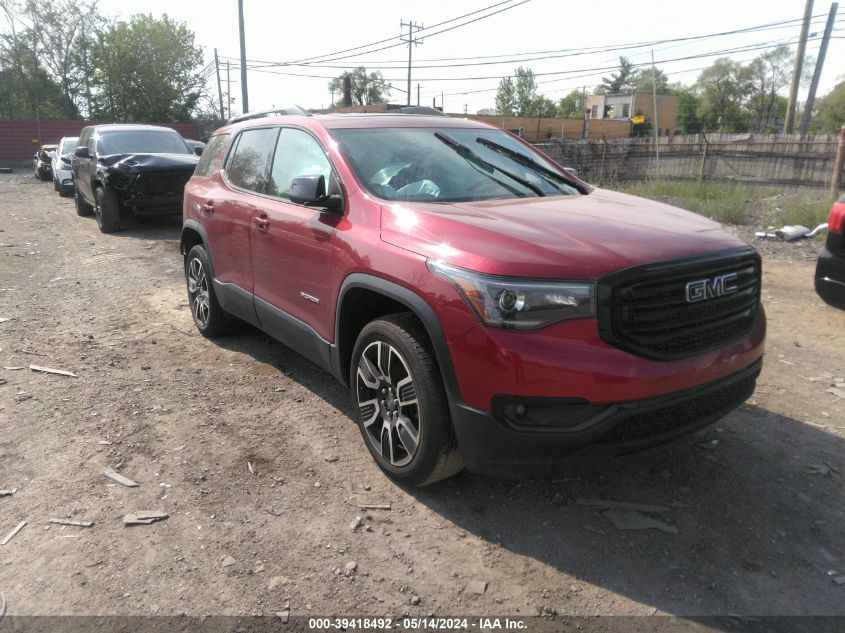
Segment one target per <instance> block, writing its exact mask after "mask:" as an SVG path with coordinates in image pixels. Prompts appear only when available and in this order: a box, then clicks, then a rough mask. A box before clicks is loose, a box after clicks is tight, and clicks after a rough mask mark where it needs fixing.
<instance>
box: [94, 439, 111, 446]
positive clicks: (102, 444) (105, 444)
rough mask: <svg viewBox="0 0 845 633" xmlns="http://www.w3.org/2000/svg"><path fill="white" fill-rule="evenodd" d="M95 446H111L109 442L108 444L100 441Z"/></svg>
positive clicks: (105, 441)
mask: <svg viewBox="0 0 845 633" xmlns="http://www.w3.org/2000/svg"><path fill="white" fill-rule="evenodd" d="M97 444H99V445H100V446H111V442H109V441H108V440H100V441H99V442H97Z"/></svg>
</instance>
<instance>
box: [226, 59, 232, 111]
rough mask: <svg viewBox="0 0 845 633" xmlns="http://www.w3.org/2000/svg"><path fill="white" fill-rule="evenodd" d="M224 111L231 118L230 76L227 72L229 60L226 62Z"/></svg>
mask: <svg viewBox="0 0 845 633" xmlns="http://www.w3.org/2000/svg"><path fill="white" fill-rule="evenodd" d="M226 113H227V115H228V116H229V118H230V119H231V118H232V77H231V75H230V74H229V62H226Z"/></svg>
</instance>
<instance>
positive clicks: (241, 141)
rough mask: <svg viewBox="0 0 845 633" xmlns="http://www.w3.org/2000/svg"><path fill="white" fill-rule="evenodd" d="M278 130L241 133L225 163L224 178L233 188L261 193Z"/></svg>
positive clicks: (264, 129) (259, 129)
mask: <svg viewBox="0 0 845 633" xmlns="http://www.w3.org/2000/svg"><path fill="white" fill-rule="evenodd" d="M278 134H279V129H278V128H255V129H247V130H244V131H243V132H241V134H240V136H239V137H238V140H237V145H235V149H234V151H232V152H231V153H230V155H229V160H228V161H226V178H227V179H228V181H229V183H231V184H232V185H234V186H235V187H239V188H241V189H246V190H248V191H255V192H256V193H263V192H264V187H265V186H266V184H267V175H268V172H269V170H270V157H271V156H272V155H273V148H274V147H275V145H276V136H277V135H278Z"/></svg>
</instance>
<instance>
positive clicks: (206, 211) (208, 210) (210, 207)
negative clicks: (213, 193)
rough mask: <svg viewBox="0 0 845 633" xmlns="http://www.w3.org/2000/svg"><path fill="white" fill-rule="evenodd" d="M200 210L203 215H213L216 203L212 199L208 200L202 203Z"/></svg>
mask: <svg viewBox="0 0 845 633" xmlns="http://www.w3.org/2000/svg"><path fill="white" fill-rule="evenodd" d="M200 212H201V213H202V214H203V215H211V214H212V213H214V204H213V203H212V202H211V200H207V201H205V202H203V203H202V204H201V205H200Z"/></svg>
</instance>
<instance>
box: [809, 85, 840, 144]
mask: <svg viewBox="0 0 845 633" xmlns="http://www.w3.org/2000/svg"><path fill="white" fill-rule="evenodd" d="M843 125H845V81H843V82H841V83H839V84H837V85H836V87H835V88H834V89H833V90H831V91H830V92H828V93H827V94H826V95H825V96H823V97H822V98H821V99H819V100H818V101H817V102H816V107H815V117H814V118H813V129H814V130H816V131H818V132H828V133H834V134H835V133H837V132H839V130H840V129H841V128H842V126H843Z"/></svg>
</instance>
